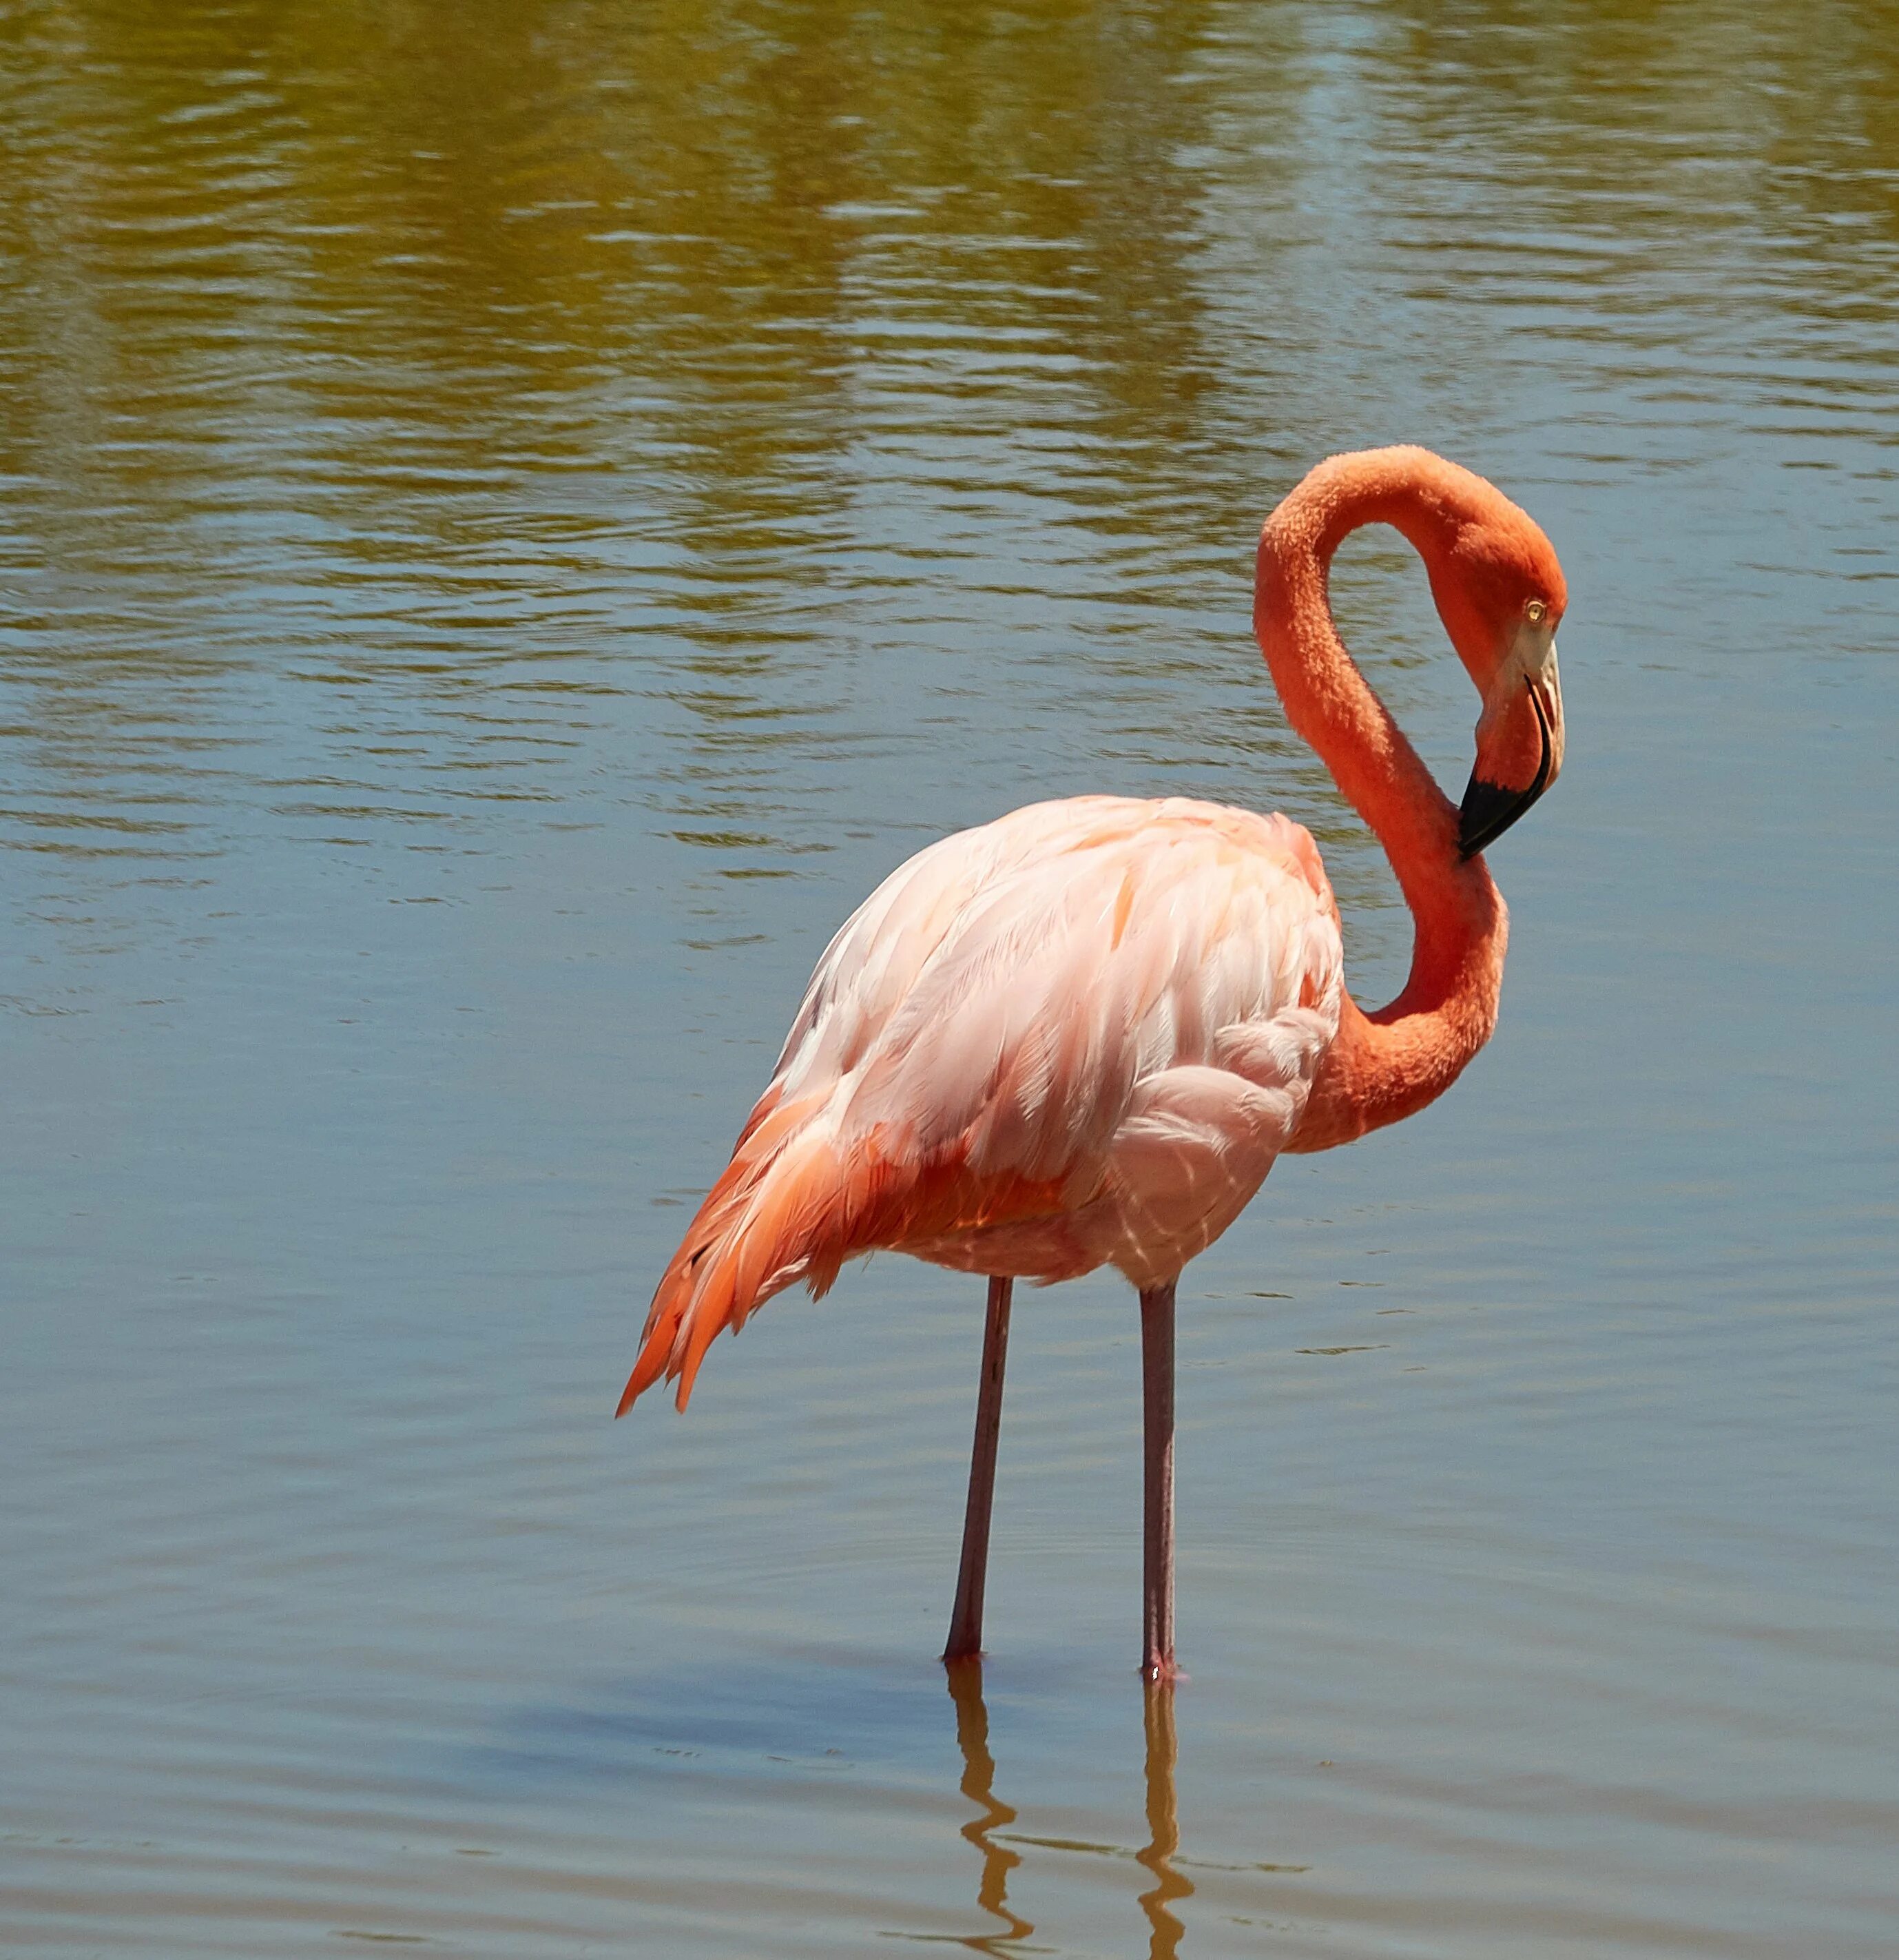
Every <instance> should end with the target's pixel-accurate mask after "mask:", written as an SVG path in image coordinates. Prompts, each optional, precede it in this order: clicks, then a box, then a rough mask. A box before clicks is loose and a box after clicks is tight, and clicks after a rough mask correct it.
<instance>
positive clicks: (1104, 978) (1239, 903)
mask: <svg viewBox="0 0 1899 1960" xmlns="http://www.w3.org/2000/svg"><path fill="white" fill-rule="evenodd" d="M1342 972H1343V955H1342V951H1341V945H1340V940H1339V928H1338V908H1337V907H1336V905H1334V903H1333V900H1332V894H1331V886H1329V885H1328V883H1326V880H1325V873H1324V871H1323V870H1322V868H1321V867H1320V864H1319V861H1318V853H1317V851H1315V849H1314V848H1313V845H1312V839H1311V838H1309V836H1308V835H1306V832H1304V831H1303V829H1300V828H1299V826H1297V825H1296V824H1293V823H1289V822H1288V821H1287V819H1285V818H1284V817H1281V816H1255V815H1253V814H1252V813H1249V812H1247V811H1244V810H1226V809H1222V808H1220V807H1218V806H1217V805H1215V804H1212V803H1193V802H1189V801H1188V800H1185V799H1184V798H1179V797H1170V798H1169V799H1167V800H1165V801H1160V802H1137V801H1134V800H1128V799H1124V798H1121V797H1074V798H1071V799H1070V800H1067V801H1066V802H1062V803H1037V804H1034V805H1032V806H1031V807H1029V808H1028V809H1026V810H1016V811H1015V812H1013V813H1012V814H1010V816H1005V817H1002V818H1000V819H997V821H996V822H995V823H990V824H985V825H984V826H982V827H981V829H977V830H967V831H963V832H960V833H959V834H958V835H956V836H953V837H947V838H943V840H942V842H940V843H937V844H934V845H930V848H928V849H927V850H925V851H920V852H918V854H917V855H916V856H915V857H914V858H911V860H910V861H908V863H907V864H902V865H900V866H899V867H898V868H897V870H895V871H894V872H892V873H891V875H890V876H889V877H888V878H887V879H886V880H884V882H883V884H882V885H880V886H879V887H878V888H877V889H876V891H875V892H873V893H872V894H871V896H870V898H869V899H867V900H866V901H865V902H864V904H863V905H862V906H860V908H858V910H857V912H856V913H854V915H852V917H851V918H850V919H849V920H848V921H847V922H846V923H845V926H844V928H843V929H842V931H840V932H839V933H838V935H837V937H835V939H834V940H832V943H831V945H830V947H829V949H828V950H827V951H826V952H825V955H824V957H823V958H822V959H820V960H819V963H818V968H817V971H816V973H815V974H814V975H813V977H812V980H811V984H810V988H808V990H807V991H806V994H805V998H804V1001H803V1005H802V1006H801V1007H800V1009H799V1010H798V1014H797V1019H796V1020H795V1021H794V1023H793V1025H792V1029H791V1033H790V1038H789V1039H787V1042H786V1043H785V1045H784V1052H783V1053H782V1054H781V1056H780V1057H779V1059H778V1068H777V1069H776V1071H775V1073H774V1074H773V1076H772V1079H771V1083H770V1084H769V1086H768V1087H767V1088H766V1090H765V1094H764V1095H763V1096H762V1098H761V1099H759V1104H758V1106H757V1107H756V1109H754V1111H753V1112H752V1117H751V1118H750V1120H749V1122H748V1123H747V1125H746V1131H745V1134H744V1136H743V1138H742V1139H741V1141H740V1145H739V1147H738V1149H737V1150H736V1152H735V1153H734V1157H733V1164H732V1166H731V1169H730V1170H728V1172H727V1174H726V1176H725V1177H724V1178H722V1179H720V1182H719V1183H718V1184H717V1185H715V1186H714V1188H713V1191H712V1192H711V1195H710V1196H709V1197H708V1198H707V1200H706V1201H705V1205H704V1206H703V1207H702V1208H701V1211H700V1212H699V1214H698V1217H696V1218H695V1220H693V1223H692V1227H691V1229H690V1230H689V1231H688V1232H687V1233H686V1235H685V1241H684V1243H683V1244H682V1246H681V1248H680V1251H679V1255H678V1256H677V1257H676V1258H675V1259H674V1261H673V1264H672V1265H671V1266H670V1268H668V1269H667V1272H666V1277H665V1278H664V1279H663V1281H661V1283H660V1289H659V1291H658V1293H657V1294H656V1296H655V1297H654V1303H653V1308H652V1312H651V1313H650V1316H649V1318H648V1320H647V1329H646V1335H645V1341H644V1347H643V1348H642V1351H641V1356H640V1360H639V1364H638V1367H636V1368H635V1370H634V1373H633V1378H632V1380H631V1382H630V1383H628V1388H627V1395H626V1399H627V1401H628V1402H631V1400H632V1398H634V1397H635V1396H636V1395H638V1394H639V1392H641V1389H644V1388H645V1387H646V1386H647V1384H648V1383H650V1382H651V1381H653V1380H654V1379H657V1376H659V1374H660V1372H661V1371H662V1370H663V1372H664V1373H666V1374H667V1375H668V1376H676V1377H677V1379H678V1380H679V1405H680V1407H681V1408H684V1407H685V1402H686V1399H687V1398H688V1396H689V1394H690V1393H691V1391H692V1381H693V1377H694V1376H695V1373H697V1370H698V1364H699V1362H700V1360H701V1357H702V1356H703V1355H704V1354H705V1348H706V1345H707V1344H708V1342H709V1341H711V1339H712V1338H713V1337H714V1335H717V1333H718V1332H720V1329H722V1328H726V1327H730V1328H735V1329H736V1328H738V1327H740V1326H742V1325H743V1324H744V1322H745V1320H746V1317H747V1316H749V1314H750V1313H752V1309H754V1308H755V1307H756V1306H758V1305H759V1303H761V1302H762V1301H763V1300H767V1299H768V1298H769V1297H771V1295H772V1294H773V1293H777V1292H778V1291H779V1290H781V1289H782V1288H784V1287H787V1286H790V1285H791V1284H794V1282H795V1281H799V1280H806V1281H809V1282H810V1286H811V1289H812V1290H813V1293H822V1292H823V1291H824V1290H825V1289H826V1288H828V1287H829V1285H830V1284H831V1282H832V1280H833V1279H834V1278H835V1277H836V1274H837V1271H838V1266H839V1265H841V1263H842V1262H843V1261H845V1260H846V1259H848V1258H851V1257H852V1256H853V1255H855V1254H857V1253H860V1252H868V1251H870V1250H871V1249H873V1248H875V1247H889V1248H891V1249H895V1250H897V1251H899V1252H910V1253H913V1254H915V1255H916V1256H917V1257H918V1258H924V1259H929V1260H932V1261H934V1262H936V1263H937V1264H938V1265H945V1266H953V1267H956V1268H960V1269H962V1270H963V1271H971V1272H983V1273H992V1274H1009V1275H1010V1276H1012V1277H1014V1278H1028V1279H1035V1280H1042V1281H1053V1280H1063V1279H1071V1278H1074V1277H1076V1276H1077V1274H1081V1273H1085V1272H1088V1271H1092V1270H1093V1268H1096V1266H1099V1265H1115V1266H1117V1267H1118V1268H1120V1269H1121V1271H1122V1272H1124V1273H1125V1274H1127V1276H1128V1278H1129V1279H1130V1280H1131V1281H1133V1282H1134V1284H1135V1285H1136V1286H1137V1287H1149V1286H1153V1285H1156V1284H1159V1283H1160V1282H1161V1281H1165V1280H1167V1279H1171V1278H1173V1277H1174V1276H1175V1274H1177V1273H1179V1271H1180V1269H1181V1268H1182V1266H1183V1265H1185V1264H1186V1262H1188V1260H1189V1259H1190V1258H1192V1257H1193V1256H1194V1254H1195V1253H1196V1252H1201V1251H1202V1250H1203V1249H1204V1248H1205V1247H1206V1246H1208V1245H1210V1243H1212V1242H1213V1240H1214V1239H1216V1238H1217V1237H1218V1236H1219V1235H1220V1233H1222V1232H1223V1231H1224V1230H1226V1227H1227V1226H1228V1225H1229V1224H1230V1223H1232V1222H1233V1219H1234V1218H1235V1217H1237V1216H1238V1215H1239V1211H1240V1210H1241V1208H1242V1207H1243V1206H1244V1205H1245V1203H1246V1201H1247V1200H1248V1199H1249V1198H1251V1197H1252V1195H1253V1193H1254V1192H1255V1191H1257V1190H1258V1188H1259V1185H1260V1183H1261V1180H1262V1179H1264V1177H1265V1176H1266V1173H1267V1172H1268V1170H1269V1169H1271V1166H1272V1162H1273V1159H1274V1157H1275V1156H1277V1154H1278V1152H1279V1150H1280V1147H1282V1145H1283V1144H1284V1142H1285V1141H1286V1139H1287V1137H1288V1136H1290V1134H1291V1133H1292V1131H1293V1127H1294V1126H1295V1125H1296V1123H1297V1122H1298V1120H1299V1115H1300V1113H1301V1112H1302V1111H1303V1109H1304V1107H1305V1104H1306V1095H1307V1093H1308V1091H1309V1090H1310V1088H1311V1086H1312V1078H1313V1075H1314V1074H1315V1071H1316V1069H1317V1067H1318V1060H1319V1058H1320V1056H1321V1055H1322V1054H1323V1053H1324V1052H1325V1048H1326V1046H1327V1045H1328V1043H1329V1042H1331V1039H1332V1037H1333V1036H1334V1034H1335V1033H1337V1031H1338V1013H1339V994H1340V989H1341V981H1342Z"/></svg>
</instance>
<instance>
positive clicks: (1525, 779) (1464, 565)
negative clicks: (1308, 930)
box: [1430, 484, 1569, 859]
mask: <svg viewBox="0 0 1899 1960" xmlns="http://www.w3.org/2000/svg"><path fill="white" fill-rule="evenodd" d="M1483 487H1484V490H1485V491H1487V492H1489V495H1488V496H1487V497H1486V498H1484V499H1483V500H1482V503H1481V507H1480V508H1478V509H1476V510H1474V511H1468V512H1467V513H1460V514H1459V515H1460V516H1461V517H1462V519H1463V521H1462V522H1461V523H1456V524H1455V526H1454V527H1452V528H1451V529H1450V530H1449V533H1448V535H1447V536H1446V538H1445V539H1444V540H1443V545H1442V546H1441V548H1440V549H1439V550H1438V551H1436V552H1433V553H1431V554H1430V571H1431V588H1432V593H1433V597H1435V598H1436V601H1437V608H1438V612H1439V615H1440V616H1442V618H1443V621H1444V624H1445V626H1446V629H1447V630H1448V631H1449V634H1450V636H1451V639H1452V643H1453V644H1455V647H1456V648H1457V651H1458V655H1459V657H1461V658H1462V660H1463V663H1464V665H1465V670H1467V671H1468V673H1469V675H1470V676H1471V679H1472V680H1474V682H1475V683H1477V690H1478V693H1479V694H1480V695H1481V696H1482V697H1483V701H1484V706H1483V711H1482V712H1481V714H1479V716H1478V723H1477V759H1476V762H1475V763H1474V765H1473V766H1472V768H1471V780H1470V783H1469V785H1468V788H1466V789H1465V792H1464V801H1463V803H1462V807H1460V809H1459V810H1458V840H1457V841H1458V853H1459V854H1460V855H1461V856H1462V857H1463V858H1467V859H1468V858H1474V857H1475V856H1476V855H1477V854H1478V852H1479V851H1482V850H1484V849H1485V848H1487V846H1488V845H1490V844H1492V843H1493V842H1495V841H1496V840H1497V838H1500V837H1501V836H1502V835H1503V833H1504V832H1505V831H1506V830H1507V829H1509V827H1510V826H1511V825H1512V824H1513V823H1515V822H1516V820H1517V819H1518V818H1519V816H1522V814H1523V813H1524V812H1525V810H1528V808H1529V807H1530V806H1531V804H1532V803H1535V801H1536V800H1537V798H1538V797H1540V796H1541V794H1543V792H1544V791H1545V790H1547V789H1548V788H1549V786H1550V785H1551V784H1552V783H1553V782H1554V781H1556V778H1557V775H1558V773H1559V772H1560V770H1561V769H1562V767H1563V693H1562V689H1561V688H1560V686H1559V685H1558V683H1557V672H1556V629H1557V625H1558V624H1559V623H1560V621H1561V619H1562V617H1563V607H1564V606H1565V605H1566V604H1567V603H1568V599H1569V593H1568V589H1567V587H1566V586H1565V584H1563V568H1562V566H1561V565H1559V564H1558V563H1557V556H1556V552H1555V551H1554V549H1553V548H1552V546H1551V543H1550V541H1549V539H1548V538H1546V537H1545V536H1544V535H1543V533H1542V532H1541V530H1538V527H1537V526H1536V525H1535V523H1532V520H1530V519H1529V518H1528V517H1526V516H1525V514H1524V513H1523V512H1522V511H1520V510H1519V509H1518V508H1517V507H1516V505H1515V504H1513V503H1511V502H1510V501H1509V499H1508V498H1506V497H1504V496H1503V495H1502V494H1501V493H1500V492H1497V491H1496V490H1493V489H1492V488H1490V485H1488V484H1485V485H1484V486H1483Z"/></svg>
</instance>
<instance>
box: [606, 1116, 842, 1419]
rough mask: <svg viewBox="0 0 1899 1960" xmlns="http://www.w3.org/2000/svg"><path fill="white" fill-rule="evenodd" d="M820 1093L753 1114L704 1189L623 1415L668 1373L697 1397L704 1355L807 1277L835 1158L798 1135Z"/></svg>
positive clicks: (662, 1288)
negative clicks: (733, 1149)
mask: <svg viewBox="0 0 1899 1960" xmlns="http://www.w3.org/2000/svg"><path fill="white" fill-rule="evenodd" d="M818 1103H819V1099H816V1098H810V1099H800V1100H799V1101H795V1102H793V1103H787V1104H785V1105H784V1106H780V1107H774V1108H771V1109H766V1108H765V1106H763V1105H761V1106H760V1109H758V1110H755V1111H754V1112H752V1118H751V1121H750V1122H749V1123H748V1124H747V1125H746V1129H745V1132H744V1134H743V1135H742V1136H741V1137H740V1140H739V1147H738V1150H737V1151H736V1153H735V1154H734V1156H733V1160H732V1161H731V1163H730V1164H728V1165H727V1166H726V1169H725V1171H724V1174H723V1175H722V1176H720V1179H719V1180H718V1182H717V1183H716V1184H715V1185H713V1187H712V1188H711V1191H710V1192H708V1193H707V1195H706V1198H705V1203H704V1204H701V1206H700V1207H699V1209H698V1215H697V1216H696V1217H695V1218H694V1219H693V1220H692V1225H691V1227H689V1230H687V1232H686V1234H685V1238H684V1239H682V1241H681V1242H680V1245H679V1250H678V1251H677V1252H675V1253H674V1254H673V1258H672V1262H671V1263H670V1265H668V1266H667V1267H666V1271H665V1273H664V1274H663V1276H662V1277H661V1278H660V1284H659V1285H658V1287H657V1289H656V1290H655V1291H654V1295H653V1304H652V1306H651V1308H650V1310H649V1311H648V1313H647V1317H646V1328H645V1332H644V1335H642V1336H641V1347H640V1354H639V1358H638V1360H637V1361H636V1362H635V1363H634V1367H633V1372H632V1373H631V1376H629V1377H628V1380H627V1384H626V1389H625V1393H624V1394H623V1395H622V1396H621V1398H620V1405H619V1408H618V1410H616V1414H620V1415H624V1414H625V1413H626V1411H628V1409H629V1408H631V1407H632V1405H633V1404H634V1403H635V1402H636V1401H638V1398H640V1396H641V1395H643V1394H644V1393H645V1392H646V1391H647V1389H649V1388H650V1387H651V1386H653V1384H654V1383H655V1382H657V1380H658V1379H660V1376H662V1375H664V1376H666V1378H667V1379H669V1380H676V1381H677V1382H678V1383H679V1396H678V1402H679V1407H680V1408H685V1405H686V1403H687V1402H688V1400H689V1398H690V1397H691V1395H692V1383H693V1379H694V1377H695V1376H696V1375H697V1374H698V1371H699V1363H701V1361H702V1360H704V1359H705V1351H706V1349H707V1348H708V1347H709V1346H710V1345H711V1343H712V1341H713V1340H714V1338H715V1337H716V1336H717V1335H718V1333H719V1332H720V1330H721V1329H722V1328H727V1327H730V1328H732V1329H733V1331H734V1332H736V1331H737V1330H738V1328H740V1327H742V1326H743V1325H744V1324H745V1322H746V1320H747V1319H749V1317H750V1316H751V1314H752V1311H753V1309H755V1308H756V1307H757V1306H759V1305H760V1304H762V1303H763V1302H764V1301H765V1300H768V1299H769V1298H770V1297H771V1295H772V1294H773V1293H778V1292H780V1291H781V1290H783V1289H784V1287H787V1286H789V1285H790V1284H792V1282H793V1281H795V1280H797V1279H798V1278H800V1277H801V1276H802V1274H803V1271H804V1267H805V1262H806V1258H807V1256H808V1253H809V1252H810V1249H811V1248H812V1246H813V1244H814V1243H815V1242H816V1240H818V1239H821V1238H822V1237H823V1236H825V1223H826V1219H827V1214H828V1209H829V1208H828V1205H827V1203H826V1199H827V1198H828V1196H829V1190H830V1188H831V1187H832V1185H834V1184H835V1170H834V1166H835V1156H834V1154H833V1153H832V1151H831V1150H830V1149H829V1147H828V1145H827V1144H825V1142H824V1141H822V1140H821V1139H820V1138H816V1137H813V1136H810V1135H808V1134H800V1132H801V1131H805V1130H806V1126H807V1125H809V1123H810V1118H812V1116H813V1115H814V1114H816V1105H817V1104H818Z"/></svg>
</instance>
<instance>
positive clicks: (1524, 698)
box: [1457, 622, 1563, 859]
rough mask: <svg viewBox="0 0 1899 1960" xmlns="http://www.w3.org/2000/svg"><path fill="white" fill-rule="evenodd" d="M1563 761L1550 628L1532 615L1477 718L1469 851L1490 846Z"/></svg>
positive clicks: (1464, 833) (1468, 797)
mask: <svg viewBox="0 0 1899 1960" xmlns="http://www.w3.org/2000/svg"><path fill="white" fill-rule="evenodd" d="M1562 766H1563V694H1562V690H1561V688H1560V686H1559V685H1558V683H1557V673H1556V643H1555V640H1554V637H1553V635H1552V633H1551V632H1550V631H1549V630H1546V629H1541V628H1536V627H1532V626H1531V625H1528V623H1527V622H1526V624H1525V626H1524V628H1523V629H1522V631H1521V632H1519V634H1518V635H1517V638H1516V644H1514V645H1513V647H1512V648H1511V649H1510V651H1509V654H1507V655H1506V657H1505V658H1504V660H1503V664H1502V666H1501V667H1500V668H1499V669H1498V670H1497V679H1496V680H1495V681H1494V682H1493V683H1492V684H1491V688H1490V695H1489V696H1488V698H1487V699H1486V701H1485V702H1484V714H1483V718H1482V719H1481V721H1479V722H1478V724H1477V762H1476V766H1475V767H1474V768H1472V770H1471V780H1470V783H1469V785H1468V788H1466V789H1465V792H1464V801H1463V803H1462V807H1460V809H1459V810H1458V823H1457V848H1458V856H1459V857H1461V858H1466V859H1468V858H1474V857H1475V856H1476V855H1477V854H1478V852H1479V851H1483V850H1486V849H1487V848H1489V847H1490V845H1492V844H1494V843H1495V842H1497V838H1500V837H1501V836H1502V835H1503V833H1504V832H1505V831H1506V830H1508V829H1509V827H1510V826H1511V825H1512V824H1513V823H1515V822H1516V820H1517V819H1518V818H1519V816H1522V814H1523V813H1524V812H1525V810H1528V808H1529V807H1530V806H1531V804H1532V803H1535V800H1537V798H1538V797H1540V796H1541V794H1543V792H1544V791H1545V790H1546V789H1548V788H1549V786H1550V785H1551V784H1552V783H1553V782H1554V781H1556V778H1557V772H1558V771H1559V770H1560V769H1561V768H1562Z"/></svg>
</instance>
